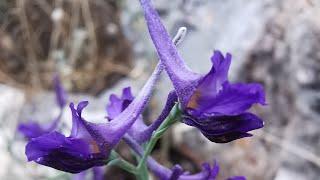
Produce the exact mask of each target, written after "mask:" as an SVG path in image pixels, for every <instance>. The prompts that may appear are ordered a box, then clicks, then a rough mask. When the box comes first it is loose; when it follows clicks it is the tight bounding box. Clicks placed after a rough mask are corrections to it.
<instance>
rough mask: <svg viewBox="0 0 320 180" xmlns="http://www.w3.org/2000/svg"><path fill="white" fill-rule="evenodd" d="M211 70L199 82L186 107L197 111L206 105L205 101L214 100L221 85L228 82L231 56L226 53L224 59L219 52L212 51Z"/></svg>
mask: <svg viewBox="0 0 320 180" xmlns="http://www.w3.org/2000/svg"><path fill="white" fill-rule="evenodd" d="M211 61H212V68H211V70H210V71H209V73H208V74H207V75H206V76H204V78H203V79H202V80H201V81H200V82H199V85H198V87H197V89H196V90H195V91H194V93H193V95H192V96H191V98H190V100H189V102H188V105H187V107H188V108H191V109H197V108H198V107H199V106H202V103H206V100H207V99H208V98H209V99H210V100H211V99H213V98H215V96H216V95H217V94H218V92H219V91H220V90H221V89H222V84H223V83H224V82H226V81H227V80H228V70H229V66H230V63H231V54H229V53H227V55H226V58H224V57H223V55H222V53H221V52H220V51H214V54H213V56H212V57H211Z"/></svg>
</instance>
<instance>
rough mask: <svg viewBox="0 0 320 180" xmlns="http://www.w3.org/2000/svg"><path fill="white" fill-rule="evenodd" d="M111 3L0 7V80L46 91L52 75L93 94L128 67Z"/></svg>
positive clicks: (45, 0)
mask: <svg viewBox="0 0 320 180" xmlns="http://www.w3.org/2000/svg"><path fill="white" fill-rule="evenodd" d="M118 2H119V1H116V0H81V1H80V0H79V1H67V0H14V1H9V0H7V1H2V2H1V4H0V10H1V14H0V25H1V26H0V27H1V28H0V39H1V40H0V47H1V50H0V82H1V83H8V84H10V85H14V86H18V87H29V88H30V87H31V88H32V89H42V88H49V87H50V84H51V83H50V82H51V78H52V76H53V74H54V73H56V72H58V73H60V74H61V75H62V76H63V79H64V83H65V84H66V86H67V87H69V89H72V90H74V91H86V92H90V93H93V94H97V93H99V92H100V91H101V90H102V89H104V88H106V87H107V86H110V85H112V83H114V81H116V80H117V79H119V78H120V77H123V76H125V75H126V74H127V73H128V72H129V69H130V60H129V57H130V53H131V51H130V45H129V43H128V41H127V40H126V38H125V37H124V35H123V34H122V30H121V27H120V22H119V4H118Z"/></svg>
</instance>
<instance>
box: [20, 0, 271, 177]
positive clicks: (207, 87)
mask: <svg viewBox="0 0 320 180" xmlns="http://www.w3.org/2000/svg"><path fill="white" fill-rule="evenodd" d="M140 3H141V6H142V9H143V11H144V16H145V19H146V23H147V26H148V29H149V33H150V36H151V39H152V41H153V43H154V45H155V48H156V50H157V53H158V57H159V63H158V64H157V66H156V68H155V70H154V72H153V73H152V75H151V76H150V78H149V79H148V81H147V82H146V84H145V85H144V86H143V88H142V89H141V90H140V92H139V93H138V95H137V96H136V97H134V96H133V95H132V93H131V89H130V87H127V88H124V89H123V92H122V95H121V96H116V95H114V94H113V95H111V96H110V98H109V103H108V105H107V107H106V111H107V116H106V117H107V119H106V120H105V122H104V123H91V122H89V121H87V120H85V119H84V117H83V116H82V112H83V110H84V109H85V107H86V106H87V105H88V102H87V101H82V102H80V103H79V104H78V105H75V104H74V103H70V105H69V107H70V110H71V115H72V128H71V132H70V134H69V135H68V136H65V135H64V134H62V133H60V132H59V131H58V129H56V127H57V125H56V124H57V123H56V121H59V120H54V123H52V124H54V125H51V126H49V128H48V127H44V126H40V125H38V124H37V125H30V126H26V125H24V126H23V125H21V126H20V127H19V130H20V131H21V132H23V133H24V134H25V136H26V137H27V139H29V142H28V144H27V146H26V155H27V158H28V160H29V161H34V162H36V163H38V164H41V165H45V166H49V167H52V168H55V169H58V170H61V171H65V172H69V173H74V174H75V173H80V174H78V177H82V176H83V174H84V173H83V172H84V171H85V170H87V169H90V168H94V171H97V172H99V173H100V171H98V170H99V169H97V168H98V167H103V166H118V167H120V168H122V169H124V170H126V171H128V172H130V173H132V174H134V175H135V176H136V177H137V179H141V180H147V179H148V178H149V171H150V172H151V173H152V174H153V175H154V176H155V177H157V178H158V179H161V180H175V179H179V180H214V179H216V177H217V176H218V172H219V166H218V164H217V162H216V161H213V162H212V163H210V162H206V163H204V164H203V166H202V167H203V168H202V171H200V172H198V173H196V174H191V173H190V172H188V171H185V170H183V168H182V167H181V166H180V165H179V164H177V165H174V166H173V167H172V168H167V167H165V166H163V165H161V164H159V163H158V162H157V161H156V160H154V159H153V158H152V157H151V156H150V153H151V152H152V150H153V148H154V147H155V144H156V142H157V141H158V140H159V139H160V138H161V137H162V135H163V134H164V133H165V132H166V130H167V129H168V128H170V126H172V125H173V124H175V123H179V122H181V123H185V124H186V125H189V126H193V127H195V128H197V129H199V131H200V132H201V133H202V134H203V135H204V136H205V137H206V138H208V139H209V140H210V141H212V142H215V143H228V142H230V141H233V140H237V139H240V138H244V137H249V136H252V135H251V134H249V133H248V132H249V131H251V130H255V129H259V128H262V127H263V121H262V120H261V119H260V118H259V117H258V116H256V115H254V114H252V113H250V112H248V110H249V108H250V107H251V106H252V105H253V104H256V103H259V104H261V105H264V104H265V95H264V90H263V87H262V86H261V85H260V84H256V83H250V84H245V83H231V82H229V81H228V70H229V66H230V63H231V54H229V53H227V54H226V55H225V56H224V55H223V54H222V53H221V52H220V51H214V53H213V56H212V57H211V61H212V64H213V65H212V68H211V70H210V71H209V72H208V73H207V74H204V75H203V74H197V73H195V72H192V70H191V69H190V68H189V67H187V66H186V65H185V63H184V61H183V59H182V58H181V57H180V56H179V53H178V51H177V48H176V46H177V45H178V43H180V42H181V39H182V37H183V36H184V34H185V31H186V29H185V28H181V29H180V31H179V32H178V34H177V36H175V38H173V39H171V38H170V36H169V35H168V32H167V31H166V29H165V27H164V26H163V24H162V22H161V20H160V17H159V15H158V13H157V12H156V10H155V9H154V7H153V6H152V5H151V2H150V0H140ZM163 70H165V71H166V73H167V74H168V75H169V77H170V79H171V81H172V84H173V87H174V90H172V91H171V92H170V93H169V94H168V97H167V102H166V104H165V107H164V108H163V110H162V112H161V113H160V115H159V117H158V118H157V119H156V120H154V121H153V123H152V124H151V125H149V126H148V125H146V124H145V123H144V121H143V117H142V112H143V111H144V109H145V108H146V106H147V105H148V102H149V100H150V97H151V94H152V92H153V90H154V87H155V84H156V83H157V81H158V79H159V76H160V74H161V72H162V71H163ZM57 84H59V83H57ZM56 87H57V88H56V94H57V100H58V101H57V102H58V104H59V107H61V109H62V108H63V107H64V105H65V102H66V100H64V97H65V93H64V91H63V89H62V88H61V86H60V85H56ZM60 116H61V115H59V117H58V118H57V119H60ZM21 127H24V128H21ZM26 127H27V128H26ZM33 127H35V128H33ZM25 129H27V131H29V133H25V132H27V131H26V130H25ZM32 131H35V132H36V133H33V132H32ZM28 134H29V135H28ZM30 134H32V135H30ZM121 140H123V141H124V142H126V143H127V144H128V147H130V148H131V149H132V152H133V155H134V156H136V159H137V163H136V164H133V163H131V162H128V161H126V160H125V159H124V158H123V157H121V155H119V154H118V153H117V152H116V151H115V149H114V148H115V147H116V145H117V144H118V143H119V142H120V141H121ZM210 164H211V165H210ZM99 173H96V174H99ZM100 174H101V173H100ZM99 177H101V176H99ZM228 179H230V180H242V179H245V178H244V177H243V176H234V177H230V178H228Z"/></svg>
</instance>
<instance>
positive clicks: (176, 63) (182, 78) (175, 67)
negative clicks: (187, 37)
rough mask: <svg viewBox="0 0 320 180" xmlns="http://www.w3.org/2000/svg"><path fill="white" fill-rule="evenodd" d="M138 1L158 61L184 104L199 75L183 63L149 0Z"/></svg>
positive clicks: (194, 87) (199, 77) (196, 83)
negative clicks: (163, 66) (162, 65)
mask: <svg viewBox="0 0 320 180" xmlns="http://www.w3.org/2000/svg"><path fill="white" fill-rule="evenodd" d="M140 3H141V6H142V8H143V11H144V16H145V19H146V22H147V26H148V29H149V33H150V36H151V39H152V41H153V44H154V45H155V47H156V49H157V53H158V56H159V58H160V61H161V62H162V63H163V64H164V65H165V68H166V71H167V73H168V74H169V76H170V79H171V81H172V82H173V85H174V87H175V89H176V91H177V94H178V97H179V100H180V101H181V103H182V105H183V106H185V105H186V104H187V102H188V100H189V98H190V96H191V95H192V92H193V91H194V90H195V89H196V86H197V85H198V81H199V80H200V79H201V76H200V75H199V74H196V73H194V72H192V71H191V70H190V69H189V68H188V67H187V66H186V65H185V63H184V61H183V60H182V58H181V57H180V55H179V54H178V51H177V49H176V47H175V45H174V43H173V42H172V39H171V38H170V36H169V34H168V32H167V31H166V29H165V27H164V26H163V24H162V22H161V19H160V17H159V15H158V13H157V12H156V10H155V9H154V7H152V5H151V3H150V0H140Z"/></svg>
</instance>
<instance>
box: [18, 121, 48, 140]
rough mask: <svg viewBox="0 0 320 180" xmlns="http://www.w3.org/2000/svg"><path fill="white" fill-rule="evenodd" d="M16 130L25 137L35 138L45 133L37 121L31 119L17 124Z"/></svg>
mask: <svg viewBox="0 0 320 180" xmlns="http://www.w3.org/2000/svg"><path fill="white" fill-rule="evenodd" d="M18 131H19V132H20V133H22V134H23V135H24V137H25V138H26V139H31V138H35V137H38V136H41V135H43V134H45V133H47V131H46V130H45V129H43V127H41V125H40V124H39V123H37V122H33V121H30V122H26V123H20V124H19V125H18Z"/></svg>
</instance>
